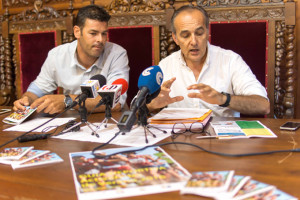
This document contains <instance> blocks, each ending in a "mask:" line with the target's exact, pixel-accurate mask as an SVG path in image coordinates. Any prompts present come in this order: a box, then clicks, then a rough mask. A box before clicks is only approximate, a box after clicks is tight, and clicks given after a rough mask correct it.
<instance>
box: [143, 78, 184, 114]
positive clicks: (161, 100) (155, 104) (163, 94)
mask: <svg viewBox="0 0 300 200" xmlns="http://www.w3.org/2000/svg"><path fill="white" fill-rule="evenodd" d="M175 80H176V78H175V77H174V78H171V79H170V80H167V81H165V82H163V84H162V86H161V91H160V93H159V95H158V96H157V97H156V98H155V99H153V100H152V101H151V103H150V104H148V105H147V107H148V109H149V110H150V111H152V110H155V109H158V108H163V107H165V106H167V105H169V104H171V103H175V102H178V101H182V100H183V96H176V97H173V98H171V97H170V95H169V94H170V92H171V90H170V88H171V86H172V84H173V83H174V81H175Z"/></svg>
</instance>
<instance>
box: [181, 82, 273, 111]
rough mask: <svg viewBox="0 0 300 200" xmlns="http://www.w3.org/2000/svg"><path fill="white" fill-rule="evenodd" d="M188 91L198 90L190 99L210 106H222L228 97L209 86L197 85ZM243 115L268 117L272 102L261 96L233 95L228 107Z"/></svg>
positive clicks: (190, 95) (190, 94) (189, 95)
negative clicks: (199, 100)
mask: <svg viewBox="0 0 300 200" xmlns="http://www.w3.org/2000/svg"><path fill="white" fill-rule="evenodd" d="M187 89H188V90H198V91H197V92H195V93H189V94H188V97H190V98H199V99H202V100H203V101H205V102H207V103H210V104H217V105H222V104H224V103H225V102H226V99H227V97H226V96H225V95H223V94H221V93H220V92H218V91H216V90H215V89H213V88H211V87H210V86H208V85H204V84H201V83H200V84H195V85H191V86H189V87H188V88H187ZM228 107H229V108H230V109H232V110H236V111H238V112H240V113H243V114H249V115H257V114H258V115H266V114H269V112H270V102H269V101H268V99H266V98H264V97H262V96H259V95H245V96H243V95H233V96H231V101H230V103H229V106H228Z"/></svg>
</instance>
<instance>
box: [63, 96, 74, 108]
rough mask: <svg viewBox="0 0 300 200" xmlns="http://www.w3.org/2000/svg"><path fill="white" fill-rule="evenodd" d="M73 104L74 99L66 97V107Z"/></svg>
mask: <svg viewBox="0 0 300 200" xmlns="http://www.w3.org/2000/svg"><path fill="white" fill-rule="evenodd" d="M72 103H73V100H72V98H71V97H70V96H66V98H65V104H66V107H69V106H70V105H71V104H72Z"/></svg>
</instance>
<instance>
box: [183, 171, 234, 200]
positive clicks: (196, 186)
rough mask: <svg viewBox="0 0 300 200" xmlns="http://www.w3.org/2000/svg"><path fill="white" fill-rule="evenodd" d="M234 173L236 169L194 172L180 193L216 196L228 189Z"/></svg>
mask: <svg viewBox="0 0 300 200" xmlns="http://www.w3.org/2000/svg"><path fill="white" fill-rule="evenodd" d="M233 175H234V171H209V172H194V173H193V174H192V177H191V178H190V179H189V181H188V182H187V184H186V185H185V187H184V188H182V189H181V190H180V193H181V194H196V195H200V196H206V197H214V196H215V195H216V194H217V193H220V192H226V191H227V190H228V188H229V185H230V183H231V181H232V177H233Z"/></svg>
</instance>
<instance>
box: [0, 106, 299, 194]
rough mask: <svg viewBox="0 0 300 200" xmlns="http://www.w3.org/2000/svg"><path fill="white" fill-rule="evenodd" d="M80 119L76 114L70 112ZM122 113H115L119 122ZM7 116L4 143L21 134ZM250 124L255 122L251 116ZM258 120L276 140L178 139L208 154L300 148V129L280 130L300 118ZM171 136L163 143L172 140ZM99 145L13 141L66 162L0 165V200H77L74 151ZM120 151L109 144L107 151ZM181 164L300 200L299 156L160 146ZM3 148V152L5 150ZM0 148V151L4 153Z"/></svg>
mask: <svg viewBox="0 0 300 200" xmlns="http://www.w3.org/2000/svg"><path fill="white" fill-rule="evenodd" d="M68 114H69V115H72V116H75V117H78V118H79V115H78V113H77V112H76V111H72V112H69V113H68ZM120 114H121V113H113V117H114V118H115V119H119V117H120ZM7 115H8V114H3V115H1V116H0V119H1V127H0V128H1V131H0V144H3V143H5V142H7V141H9V140H11V139H13V138H15V137H17V136H19V135H21V134H22V132H7V131H2V130H3V129H6V128H8V127H10V125H7V124H4V123H2V119H3V118H4V117H5V116H7ZM103 119H104V114H93V115H91V116H90V117H89V119H88V120H89V122H101V121H102V120H103ZM231 119H233V118H223V119H221V118H214V119H213V120H231ZM249 120H253V119H252V118H251V119H249ZM258 120H259V121H260V122H262V123H263V124H264V125H266V126H267V127H268V128H270V129H271V130H272V131H273V132H274V133H275V134H276V135H277V136H278V138H271V139H266V138H251V139H232V140H220V139H196V138H195V137H194V136H184V135H182V136H179V137H177V138H176V141H181V142H190V143H193V144H197V145H199V146H201V147H203V148H205V149H207V150H212V151H217V152H224V153H231V154H236V153H239V154H241V153H254V152H263V151H272V150H283V149H295V148H300V146H299V144H300V129H299V130H297V131H282V130H280V129H279V127H280V125H281V124H283V123H284V122H286V121H300V119H299V120H297V119H293V120H287V119H269V118H259V119H258ZM170 141H171V139H170V138H167V139H165V140H163V141H161V142H170ZM98 145H99V143H94V142H80V141H70V140H61V139H54V138H49V139H46V140H39V141H32V142H26V143H18V141H14V142H12V143H10V144H7V145H6V146H5V147H20V146H34V148H35V149H39V150H50V151H52V152H55V153H57V154H58V155H59V156H60V157H61V158H62V159H63V160H64V162H62V163H56V164H49V165H43V166H39V167H30V168H24V169H17V170H13V169H12V168H11V166H9V165H4V164H0V174H1V175H0V199H5V200H6V199H7V200H9V199H14V200H39V199H42V200H43V199H45V200H48V199H49V200H50V199H51V200H53V199H55V200H60V199H63V200H67V199H77V196H76V192H75V185H74V180H73V176H72V170H71V164H70V160H69V153H70V152H79V151H91V150H92V149H93V148H94V147H96V146H98ZM114 147H119V146H116V145H108V146H107V147H106V148H114ZM162 148H163V149H164V150H165V151H166V152H167V153H169V154H170V155H171V156H172V157H173V158H174V159H175V160H176V161H177V162H179V163H180V164H181V165H182V166H183V167H184V168H186V169H187V170H188V171H189V172H191V173H192V172H196V171H221V170H222V171H223V170H235V174H238V175H246V176H251V177H252V179H254V180H257V181H260V182H264V183H267V184H271V185H274V186H276V187H277V188H278V189H280V190H282V191H284V192H286V193H289V194H290V195H293V196H295V197H298V198H299V197H300V190H299V185H300V153H296V152H293V153H289V152H286V153H276V154H268V155H259V156H248V157H224V156H218V155H214V154H210V153H207V152H204V151H201V150H200V149H197V148H195V147H192V146H186V145H178V144H177V145H174V144H173V145H168V146H164V147H162ZM2 149H3V148H2ZM2 149H1V150H2ZM124 199H133V200H134V199H146V200H153V199H155V200H163V199H173V200H176V199H183V200H186V199H207V198H204V197H200V196H194V195H180V194H179V191H175V192H167V193H159V194H153V195H145V196H137V197H129V198H124Z"/></svg>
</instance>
